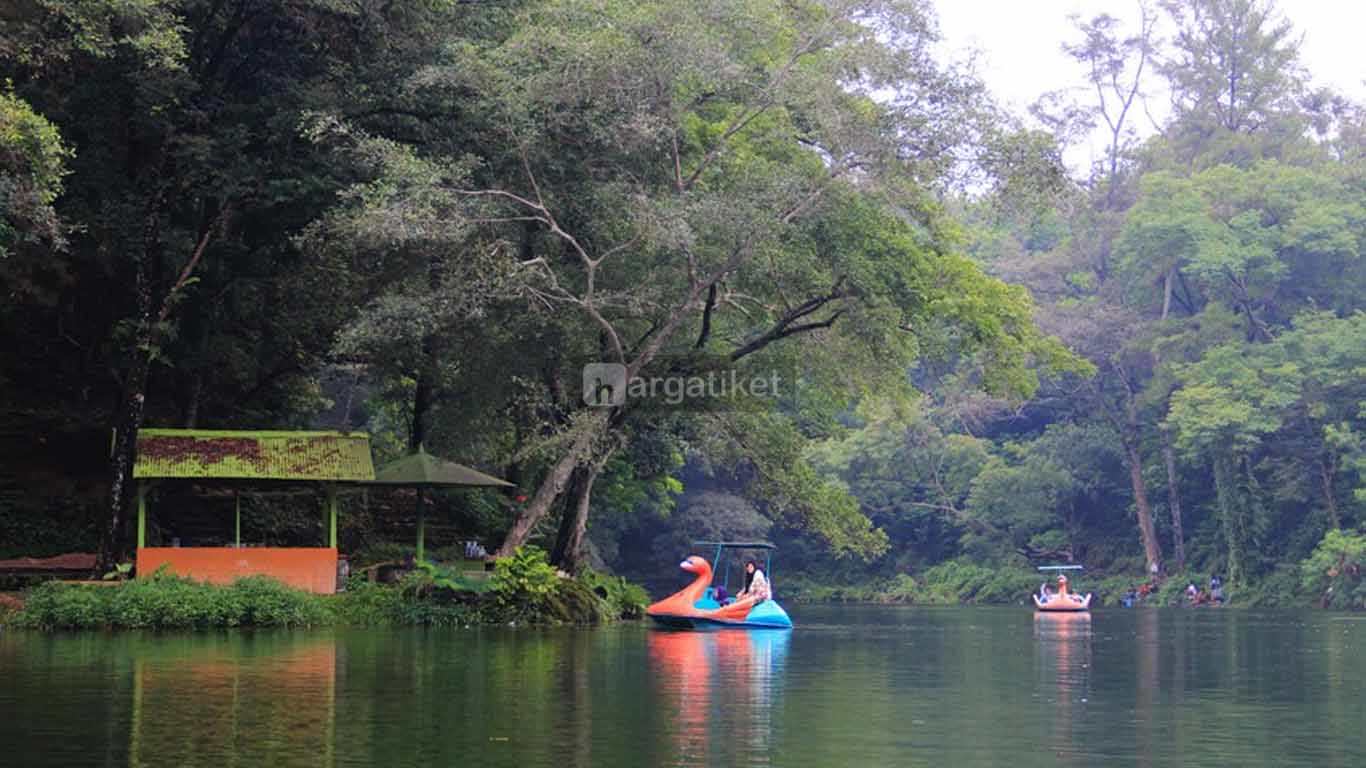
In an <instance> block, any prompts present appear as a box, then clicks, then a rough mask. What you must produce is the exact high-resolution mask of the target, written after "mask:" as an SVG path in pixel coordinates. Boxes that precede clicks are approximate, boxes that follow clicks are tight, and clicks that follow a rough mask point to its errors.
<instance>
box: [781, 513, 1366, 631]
mask: <svg viewBox="0 0 1366 768" xmlns="http://www.w3.org/2000/svg"><path fill="white" fill-rule="evenodd" d="M1363 574H1366V533H1352V532H1349V531H1330V532H1329V533H1328V534H1327V535H1326V536H1324V538H1323V541H1321V542H1320V543H1319V545H1318V547H1316V548H1315V549H1314V551H1313V553H1312V554H1311V555H1310V556H1309V557H1307V558H1305V559H1304V560H1302V561H1300V562H1298V563H1285V564H1281V565H1277V566H1275V567H1271V568H1268V569H1266V570H1265V572H1264V573H1262V574H1261V575H1260V576H1258V577H1257V578H1255V579H1249V580H1247V581H1245V582H1242V583H1225V584H1224V594H1225V598H1226V601H1225V603H1224V604H1225V605H1227V606H1229V607H1238V608H1311V607H1319V608H1327V609H1331V610H1339V611H1362V610H1366V579H1363ZM1211 575H1214V574H1211V573H1209V572H1199V571H1190V570H1188V571H1184V572H1180V573H1172V574H1167V575H1166V576H1165V577H1164V578H1162V579H1160V580H1158V581H1157V582H1156V589H1155V590H1154V591H1152V593H1151V594H1149V595H1148V596H1147V597H1146V598H1144V599H1142V600H1140V601H1137V602H1138V603H1139V604H1142V605H1149V606H1181V605H1186V604H1187V600H1186V596H1185V590H1186V586H1187V585H1189V584H1194V585H1195V586H1196V588H1197V589H1205V588H1207V587H1208V585H1209V579H1210V576H1211ZM1041 581H1042V579H1041V577H1040V574H1039V572H1038V571H1035V570H1030V569H1027V568H1023V567H1018V566H1016V567H1011V566H1005V567H992V566H986V565H980V564H977V563H971V562H965V561H950V562H946V563H940V564H938V565H936V566H934V567H932V568H928V569H926V570H925V571H922V572H920V573H918V574H914V575H912V574H905V573H902V574H896V575H895V576H892V577H890V578H886V579H874V580H866V581H853V582H848V583H842V584H841V583H830V582H826V581H821V580H819V579H814V578H811V577H809V576H803V575H793V576H789V577H788V578H787V579H786V580H785V581H784V582H783V584H782V591H783V596H784V598H785V599H789V600H791V601H793V602H808V603H813V602H814V603H826V602H853V603H888V604H908V605H1028V604H1029V596H1030V595H1031V594H1032V593H1034V592H1036V591H1037V590H1038V588H1039V584H1040V582H1041ZM1146 581H1148V579H1147V577H1146V576H1145V575H1144V574H1142V573H1104V572H1099V571H1087V572H1085V573H1084V574H1083V575H1081V576H1079V577H1077V579H1076V584H1075V588H1076V589H1077V590H1079V591H1081V592H1090V593H1092V594H1093V595H1094V598H1093V600H1092V603H1091V604H1092V605H1093V606H1096V607H1114V606H1119V605H1122V604H1123V600H1124V598H1125V596H1126V594H1128V593H1129V592H1130V590H1133V591H1135V592H1137V591H1138V589H1139V587H1140V585H1142V584H1143V583H1144V582H1146Z"/></svg>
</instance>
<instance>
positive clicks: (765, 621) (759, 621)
mask: <svg viewBox="0 0 1366 768" xmlns="http://www.w3.org/2000/svg"><path fill="white" fill-rule="evenodd" d="M696 607H697V608H698V609H699V610H703V611H705V610H714V609H716V608H719V607H720V605H719V604H717V603H716V602H715V601H713V600H699V601H697V603H696ZM650 618H652V619H654V620H655V623H657V624H659V625H661V626H664V627H669V628H670V629H792V619H791V618H789V617H788V615H787V611H784V610H783V607H782V606H781V605H778V603H777V601H775V600H765V601H763V602H762V603H759V604H758V605H756V606H754V608H753V609H752V610H751V611H750V612H749V613H747V614H745V618H744V620H743V621H733V620H728V619H712V618H708V617H707V616H705V615H697V614H694V615H691V616H679V615H674V614H667V613H652V614H650Z"/></svg>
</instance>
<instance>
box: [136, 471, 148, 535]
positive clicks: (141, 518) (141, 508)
mask: <svg viewBox="0 0 1366 768" xmlns="http://www.w3.org/2000/svg"><path fill="white" fill-rule="evenodd" d="M145 546H147V483H138V549H142V548H143V547H145Z"/></svg>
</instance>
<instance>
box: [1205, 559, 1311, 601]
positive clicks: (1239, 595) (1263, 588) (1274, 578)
mask: <svg viewBox="0 0 1366 768" xmlns="http://www.w3.org/2000/svg"><path fill="white" fill-rule="evenodd" d="M1224 592H1225V599H1226V600H1228V601H1229V602H1232V601H1233V600H1234V599H1235V598H1236V600H1237V604H1238V606H1239V607H1242V608H1303V607H1304V606H1305V605H1306V604H1307V603H1311V602H1312V598H1310V599H1309V600H1306V598H1305V595H1304V592H1302V591H1301V588H1300V570H1299V568H1296V567H1294V566H1281V567H1278V568H1277V569H1276V570H1275V571H1273V572H1272V573H1270V574H1269V575H1267V576H1265V577H1263V578H1262V579H1261V581H1258V582H1257V583H1256V584H1252V585H1249V586H1247V587H1246V588H1244V587H1241V586H1240V587H1239V588H1238V589H1237V590H1232V589H1228V588H1225V590H1224Z"/></svg>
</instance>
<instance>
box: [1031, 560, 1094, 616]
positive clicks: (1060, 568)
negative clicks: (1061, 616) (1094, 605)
mask: <svg viewBox="0 0 1366 768" xmlns="http://www.w3.org/2000/svg"><path fill="white" fill-rule="evenodd" d="M1039 570H1040V571H1042V572H1043V573H1045V574H1050V573H1054V572H1056V573H1057V574H1058V588H1057V591H1055V592H1048V591H1047V590H1046V589H1045V587H1046V586H1047V582H1044V586H1043V587H1040V588H1039V591H1038V593H1036V594H1035V595H1034V607H1035V608H1036V609H1037V610H1039V611H1044V612H1048V613H1054V612H1061V613H1077V612H1080V611H1089V610H1090V609H1091V593H1090V592H1087V593H1086V594H1085V595H1083V594H1081V593H1079V592H1072V591H1070V590H1068V588H1067V586H1068V585H1067V573H1066V572H1067V571H1078V572H1080V571H1081V566H1080V565H1044V566H1040V567H1039Z"/></svg>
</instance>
